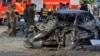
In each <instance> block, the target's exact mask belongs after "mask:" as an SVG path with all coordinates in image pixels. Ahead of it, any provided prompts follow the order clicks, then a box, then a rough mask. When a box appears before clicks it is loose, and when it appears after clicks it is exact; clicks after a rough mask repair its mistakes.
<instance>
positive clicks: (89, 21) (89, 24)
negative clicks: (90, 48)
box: [84, 12, 96, 30]
mask: <svg viewBox="0 0 100 56" xmlns="http://www.w3.org/2000/svg"><path fill="white" fill-rule="evenodd" d="M84 17H85V18H84V19H85V20H84V27H85V28H86V29H88V30H93V29H95V27H96V22H95V20H94V17H93V15H92V14H90V13H88V12H86V13H84Z"/></svg>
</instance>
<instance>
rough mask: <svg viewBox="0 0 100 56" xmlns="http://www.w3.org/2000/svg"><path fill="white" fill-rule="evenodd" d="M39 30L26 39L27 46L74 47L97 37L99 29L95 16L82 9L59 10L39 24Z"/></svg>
mask: <svg viewBox="0 0 100 56" xmlns="http://www.w3.org/2000/svg"><path fill="white" fill-rule="evenodd" d="M37 28H38V30H39V32H36V34H35V35H34V36H33V37H32V38H28V39H27V40H25V46H26V47H30V48H42V47H43V46H47V45H48V46H57V47H58V48H62V47H65V48H73V47H76V46H77V45H79V44H80V43H81V42H84V41H85V40H86V42H89V39H97V38H98V37H99V30H98V27H97V26H96V21H95V19H94V16H93V15H92V14H90V13H89V12H87V11H82V10H58V11H56V12H55V13H53V14H52V15H50V16H48V17H47V21H46V22H43V23H41V24H40V25H38V26H37ZM82 44H83V43H82Z"/></svg>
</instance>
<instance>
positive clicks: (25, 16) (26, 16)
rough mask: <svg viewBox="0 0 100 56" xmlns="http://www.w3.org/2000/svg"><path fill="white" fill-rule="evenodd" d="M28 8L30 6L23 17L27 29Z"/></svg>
mask: <svg viewBox="0 0 100 56" xmlns="http://www.w3.org/2000/svg"><path fill="white" fill-rule="evenodd" d="M28 8H29V5H26V8H25V9H24V15H23V16H24V21H25V26H26V27H27V24H28Z"/></svg>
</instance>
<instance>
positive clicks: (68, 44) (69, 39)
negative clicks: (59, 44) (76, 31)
mask: <svg viewBox="0 0 100 56" xmlns="http://www.w3.org/2000/svg"><path fill="white" fill-rule="evenodd" d="M73 38H74V36H73V34H72V33H69V34H66V35H65V48H66V49H73V48H74V47H75V43H74V39H73Z"/></svg>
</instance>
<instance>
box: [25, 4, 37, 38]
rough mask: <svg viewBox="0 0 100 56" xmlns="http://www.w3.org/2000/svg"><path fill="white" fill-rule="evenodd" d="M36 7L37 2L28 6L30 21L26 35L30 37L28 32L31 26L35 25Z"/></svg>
mask: <svg viewBox="0 0 100 56" xmlns="http://www.w3.org/2000/svg"><path fill="white" fill-rule="evenodd" d="M35 9H36V5H35V4H31V5H30V6H29V8H28V20H27V21H28V22H27V30H26V32H27V33H26V36H25V37H28V36H27V34H28V30H29V27H30V26H31V25H32V26H35V12H36V11H35Z"/></svg>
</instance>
